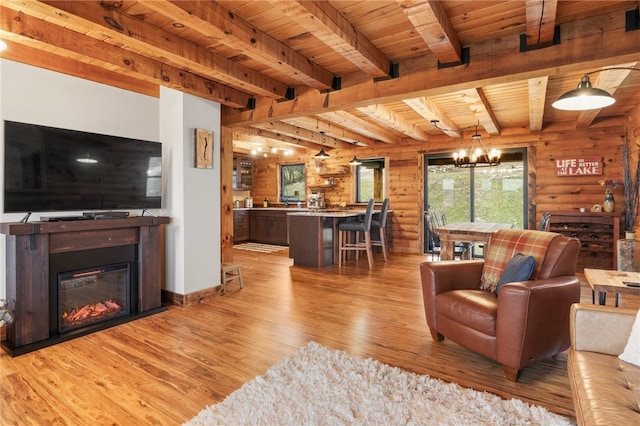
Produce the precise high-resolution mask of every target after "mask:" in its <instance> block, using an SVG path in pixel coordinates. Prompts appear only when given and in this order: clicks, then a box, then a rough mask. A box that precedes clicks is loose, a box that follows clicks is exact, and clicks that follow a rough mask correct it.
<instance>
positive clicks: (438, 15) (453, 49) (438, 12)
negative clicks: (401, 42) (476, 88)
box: [396, 0, 462, 63]
mask: <svg viewBox="0 0 640 426" xmlns="http://www.w3.org/2000/svg"><path fill="white" fill-rule="evenodd" d="M396 1H397V3H398V4H399V5H400V7H402V10H403V11H404V13H405V15H407V18H409V21H411V23H412V24H413V27H414V28H415V29H416V32H417V33H418V34H420V36H421V37H422V39H423V40H424V41H425V43H427V46H429V49H431V51H432V52H433V54H434V55H435V56H436V57H437V58H438V60H439V61H440V62H442V63H451V62H460V60H461V54H462V45H461V43H460V40H459V39H458V34H457V33H456V31H455V29H454V28H453V25H452V24H451V21H449V17H448V16H447V12H446V11H445V10H444V5H443V4H442V3H441V2H440V1H434V0H431V1H425V0H396Z"/></svg>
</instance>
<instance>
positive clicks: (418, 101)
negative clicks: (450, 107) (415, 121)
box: [404, 96, 462, 139]
mask: <svg viewBox="0 0 640 426" xmlns="http://www.w3.org/2000/svg"><path fill="white" fill-rule="evenodd" d="M404 103H405V104H407V105H409V106H410V107H411V108H412V109H413V110H414V111H415V112H417V113H418V114H420V115H421V116H422V117H424V118H425V119H426V120H428V121H430V122H433V121H434V120H435V121H438V122H439V123H438V126H437V127H436V128H437V129H438V130H440V131H441V132H442V133H444V134H446V135H449V137H452V138H454V139H460V138H461V137H462V132H461V131H460V130H459V129H457V126H456V123H454V122H453V120H452V119H450V118H449V117H448V116H447V115H446V114H445V113H444V112H442V110H441V109H440V108H439V107H438V106H437V105H436V104H434V103H433V102H432V101H431V100H430V99H429V98H427V97H426V96H421V97H419V98H411V99H405V100H404Z"/></svg>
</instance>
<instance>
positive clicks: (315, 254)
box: [288, 210, 365, 268]
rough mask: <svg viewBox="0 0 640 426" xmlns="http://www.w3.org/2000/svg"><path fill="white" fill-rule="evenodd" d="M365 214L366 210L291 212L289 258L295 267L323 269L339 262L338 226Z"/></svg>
mask: <svg viewBox="0 0 640 426" xmlns="http://www.w3.org/2000/svg"><path fill="white" fill-rule="evenodd" d="M364 213H365V211H364V210H337V211H332V210H318V211H313V210H311V211H306V212H291V213H289V214H288V216H289V257H290V258H292V259H293V264H294V265H295V266H311V267H315V268H323V267H325V266H329V265H332V264H333V263H338V255H339V254H338V252H339V247H338V224H339V223H340V222H342V221H344V220H349V219H356V218H357V217H358V216H359V215H363V214H364Z"/></svg>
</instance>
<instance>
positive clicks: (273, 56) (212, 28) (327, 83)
mask: <svg viewBox="0 0 640 426" xmlns="http://www.w3.org/2000/svg"><path fill="white" fill-rule="evenodd" d="M140 3H142V4H144V5H145V6H146V7H148V8H149V9H151V10H154V11H156V12H158V13H161V14H163V15H165V16H167V17H170V18H172V19H178V20H180V22H182V23H183V24H184V25H187V26H188V27H189V28H192V29H193V30H195V31H198V32H200V33H202V34H204V35H206V36H207V37H209V38H210V39H211V44H214V43H222V44H224V45H225V46H227V47H230V48H232V49H237V50H238V51H241V52H246V54H247V55H249V56H251V57H252V58H254V59H255V60H257V61H260V62H262V63H264V64H265V65H267V66H269V67H271V68H273V69H278V70H281V71H282V72H283V73H286V74H288V75H289V76H290V77H292V78H294V79H296V80H297V81H298V82H299V83H300V84H304V85H307V86H310V87H313V88H315V89H319V90H326V89H331V87H332V84H333V79H334V75H333V74H332V73H331V72H329V71H328V70H326V69H324V68H322V67H321V66H319V65H317V64H315V63H313V62H312V61H310V60H309V59H308V58H306V57H304V56H303V55H301V54H299V53H298V52H296V51H295V50H293V49H291V48H290V47H289V46H287V45H285V44H283V43H281V42H279V41H278V40H276V39H275V38H273V37H271V36H270V35H268V34H266V33H264V32H262V31H260V30H258V29H257V28H255V27H254V26H253V25H251V24H249V23H248V22H246V21H245V20H243V19H242V18H240V17H238V16H235V15H234V14H233V13H230V12H229V11H228V10H226V9H224V8H223V7H221V6H219V5H217V4H216V3H215V2H212V1H207V2H204V1H181V0H180V1H164V0H163V1H159V0H142V1H140Z"/></svg>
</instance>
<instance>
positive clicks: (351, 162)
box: [347, 142, 362, 166]
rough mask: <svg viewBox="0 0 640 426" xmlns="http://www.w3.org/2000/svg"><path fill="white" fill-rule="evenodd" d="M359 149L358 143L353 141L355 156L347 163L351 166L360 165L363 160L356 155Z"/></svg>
mask: <svg viewBox="0 0 640 426" xmlns="http://www.w3.org/2000/svg"><path fill="white" fill-rule="evenodd" d="M357 149H358V143H357V142H354V143H353V158H352V159H351V161H349V162H348V163H347V164H348V165H350V166H359V165H360V164H362V161H360V160H358V156H357V155H356V150H357Z"/></svg>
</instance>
